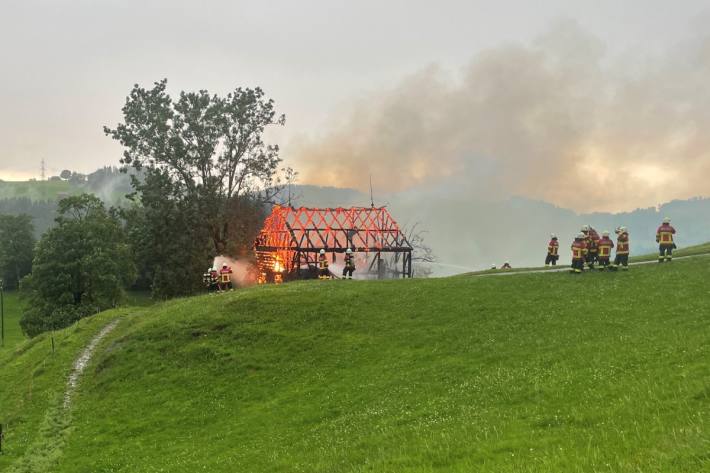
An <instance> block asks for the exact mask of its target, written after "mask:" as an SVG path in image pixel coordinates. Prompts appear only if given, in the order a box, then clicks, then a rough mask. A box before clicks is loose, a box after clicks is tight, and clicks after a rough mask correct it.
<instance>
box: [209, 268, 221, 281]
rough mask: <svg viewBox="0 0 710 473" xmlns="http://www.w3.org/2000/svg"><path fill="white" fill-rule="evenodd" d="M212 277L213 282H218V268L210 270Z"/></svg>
mask: <svg viewBox="0 0 710 473" xmlns="http://www.w3.org/2000/svg"><path fill="white" fill-rule="evenodd" d="M210 279H211V280H212V282H217V280H218V279H219V273H217V271H216V270H215V271H210Z"/></svg>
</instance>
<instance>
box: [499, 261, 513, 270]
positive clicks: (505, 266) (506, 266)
mask: <svg viewBox="0 0 710 473" xmlns="http://www.w3.org/2000/svg"><path fill="white" fill-rule="evenodd" d="M500 269H513V267H512V266H511V265H510V262H508V261H506V262H505V263H503V266H501V267H500Z"/></svg>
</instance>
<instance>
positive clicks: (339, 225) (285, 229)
mask: <svg viewBox="0 0 710 473" xmlns="http://www.w3.org/2000/svg"><path fill="white" fill-rule="evenodd" d="M348 248H351V249H352V250H353V252H355V253H356V254H357V255H358V257H359V263H358V274H360V275H361V276H362V275H363V273H364V274H366V275H368V276H370V277H373V278H374V277H376V278H393V277H402V278H407V277H412V246H411V245H410V244H409V242H408V241H407V238H406V236H405V235H404V233H402V231H401V230H400V228H399V225H397V222H396V221H395V220H394V219H393V218H392V216H391V215H390V213H389V212H388V211H387V209H386V208H385V207H374V206H373V207H351V208H308V207H299V208H294V207H286V206H275V207H274V208H273V210H272V212H271V215H269V216H268V217H267V218H266V220H265V222H264V227H263V228H262V230H261V232H260V233H259V236H258V237H257V239H256V242H255V244H254V249H255V251H256V260H257V267H258V270H259V282H262V283H264V282H280V281H281V280H283V279H299V278H311V277H315V275H316V274H317V265H318V253H319V252H320V250H325V251H326V253H327V255H328V257H329V258H330V259H331V260H332V262H336V261H337V254H338V253H345V251H346V250H347V249H348ZM363 263H364V265H363ZM363 266H364V267H363Z"/></svg>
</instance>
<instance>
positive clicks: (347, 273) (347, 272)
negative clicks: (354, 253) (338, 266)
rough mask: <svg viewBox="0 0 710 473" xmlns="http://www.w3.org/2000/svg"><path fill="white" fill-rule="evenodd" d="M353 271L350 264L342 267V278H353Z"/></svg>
mask: <svg viewBox="0 0 710 473" xmlns="http://www.w3.org/2000/svg"><path fill="white" fill-rule="evenodd" d="M353 271H355V268H353V267H352V266H346V267H344V268H343V278H344V277H345V276H347V277H348V279H352V278H353Z"/></svg>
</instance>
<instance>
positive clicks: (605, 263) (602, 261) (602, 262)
mask: <svg viewBox="0 0 710 473" xmlns="http://www.w3.org/2000/svg"><path fill="white" fill-rule="evenodd" d="M597 262H598V263H599V269H606V268H608V267H609V265H610V264H611V263H610V261H609V257H608V256H599V257H598V258H597Z"/></svg>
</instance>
